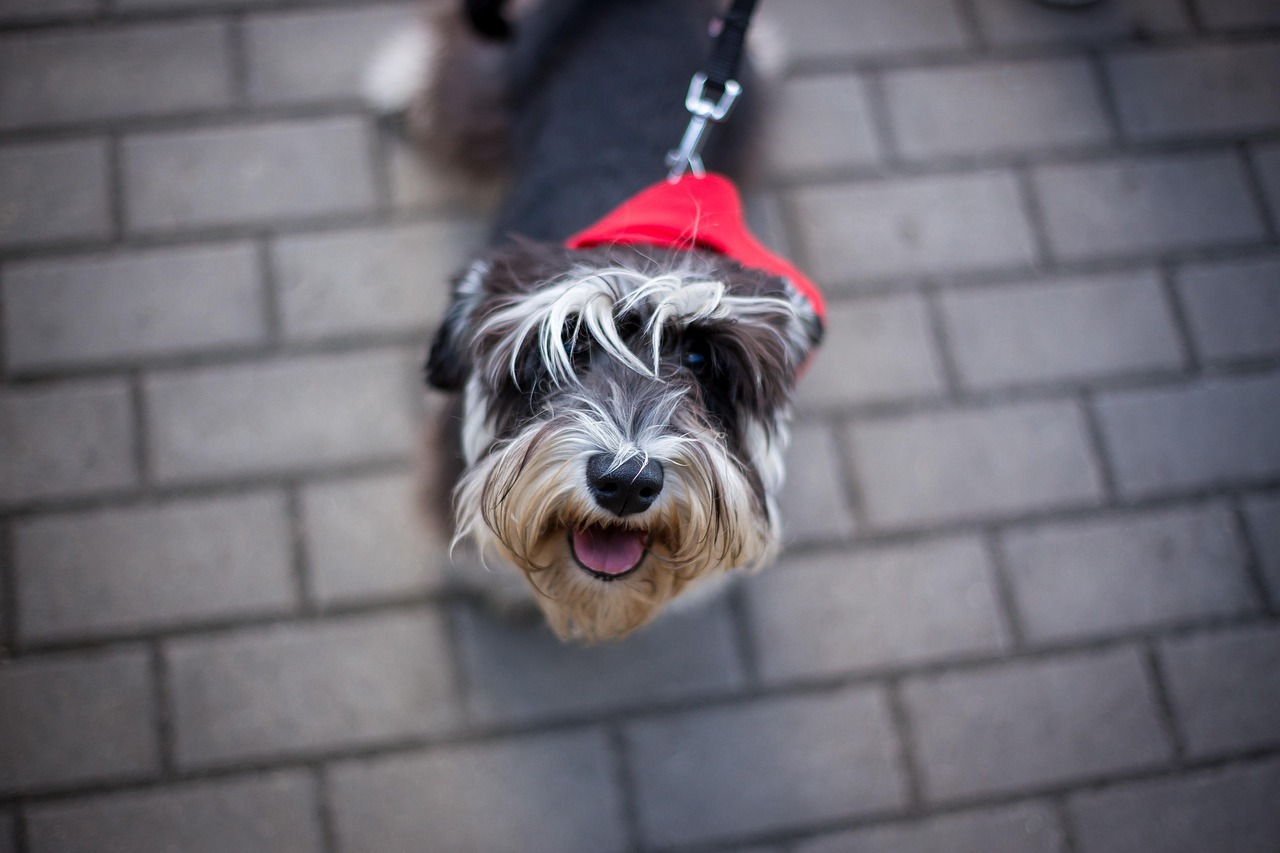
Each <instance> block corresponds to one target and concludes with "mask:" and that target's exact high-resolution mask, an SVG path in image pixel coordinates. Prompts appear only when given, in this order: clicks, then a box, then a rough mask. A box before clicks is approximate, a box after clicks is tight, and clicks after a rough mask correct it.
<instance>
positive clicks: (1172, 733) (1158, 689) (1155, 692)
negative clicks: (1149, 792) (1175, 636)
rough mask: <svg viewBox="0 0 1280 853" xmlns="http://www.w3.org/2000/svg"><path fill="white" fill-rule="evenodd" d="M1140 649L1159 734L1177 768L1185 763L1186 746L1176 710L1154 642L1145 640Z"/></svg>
mask: <svg viewBox="0 0 1280 853" xmlns="http://www.w3.org/2000/svg"><path fill="white" fill-rule="evenodd" d="M1140 648H1141V651H1142V654H1141V661H1142V668H1143V674H1144V676H1145V677H1146V680H1147V682H1148V686H1149V687H1150V688H1151V692H1152V696H1153V698H1154V699H1155V707H1156V717H1157V719H1159V721H1160V730H1161V734H1162V735H1163V736H1164V738H1165V741H1166V742H1167V744H1168V745H1169V746H1170V747H1171V748H1172V750H1173V764H1174V766H1175V767H1177V766H1179V765H1181V764H1182V762H1184V761H1186V758H1187V745H1186V744H1185V743H1184V742H1183V740H1182V736H1181V734H1180V729H1179V727H1178V719H1177V709H1176V708H1175V707H1174V703H1173V697H1172V696H1171V695H1170V693H1169V684H1168V681H1167V679H1166V677H1165V674H1164V667H1163V666H1162V664H1161V662H1160V654H1159V652H1158V651H1157V650H1156V643H1155V641H1154V640H1145V641H1144V642H1143V643H1142V645H1141V647H1140Z"/></svg>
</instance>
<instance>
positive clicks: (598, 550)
mask: <svg viewBox="0 0 1280 853" xmlns="http://www.w3.org/2000/svg"><path fill="white" fill-rule="evenodd" d="M648 547H649V534H648V533H645V532H644V531H643V530H629V529H627V528H625V527H612V526H609V525H604V524H592V525H590V526H588V527H575V528H572V529H570V531H569V548H570V550H571V551H572V552H573V559H575V560H576V561H577V562H578V565H579V566H580V567H581V568H582V570H583V571H584V572H586V573H587V574H589V575H591V576H592V577H594V578H598V579H599V580H602V581H616V580H618V579H619V578H623V577H626V576H627V575H629V574H631V573H632V572H634V571H635V570H636V569H638V568H640V564H641V563H643V562H644V558H645V554H646V553H647V549H648Z"/></svg>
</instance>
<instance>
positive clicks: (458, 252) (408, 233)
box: [271, 222, 480, 340]
mask: <svg viewBox="0 0 1280 853" xmlns="http://www.w3.org/2000/svg"><path fill="white" fill-rule="evenodd" d="M479 243H480V239H479V234H478V233H477V229H475V228H471V227H469V226H467V225H465V224H463V225H459V224H456V223H452V222H439V223H436V222H432V223H424V224H416V225H405V226H399V227H392V228H385V227H384V228H362V229H358V230H354V231H338V232H324V233H321V234H307V235H299V236H291V237H282V238H280V239H278V240H277V241H275V242H274V244H273V245H272V252H271V258H272V262H273V264H274V267H275V274H276V281H277V287H278V288H279V291H280V314H281V325H282V326H283V329H284V334H285V336H286V337H288V338H291V339H296V340H314V339H319V338H325V337H342V336H344V335H356V334H361V333H394V332H405V331H416V332H418V333H419V334H421V335H422V336H423V338H424V339H425V337H426V330H427V327H428V325H429V324H430V323H431V322H433V321H435V320H438V319H439V318H440V317H441V316H442V315H443V314H444V309H445V305H446V303H447V300H448V295H449V281H450V279H451V278H452V277H453V274H454V272H455V271H456V270H458V269H459V268H460V267H461V266H462V264H463V262H464V260H465V258H466V257H467V254H468V253H469V252H470V251H472V249H473V248H474V247H475V246H477V245H479ZM353 283H356V284H357V286H356V287H353V286H352V284H353Z"/></svg>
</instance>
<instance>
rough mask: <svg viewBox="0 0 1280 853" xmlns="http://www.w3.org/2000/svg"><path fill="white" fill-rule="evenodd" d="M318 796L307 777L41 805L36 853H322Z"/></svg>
mask: <svg viewBox="0 0 1280 853" xmlns="http://www.w3.org/2000/svg"><path fill="white" fill-rule="evenodd" d="M318 813H319V812H318V808H317V805H316V789H315V784H314V782H313V781H312V780H311V779H310V778H308V776H307V775H306V774H304V773H300V772H296V771H288V772H284V773H277V774H269V775H265V776H261V777H257V778H247V779H233V780H229V781H223V780H219V781H215V782H198V783H195V784H191V785H181V786H175V787H173V788H167V789H160V790H145V791H132V792H129V793H123V794H107V795H103V796H96V797H86V798H83V799H74V800H68V801H63V802H57V803H50V804H48V805H42V806H36V807H34V808H32V809H30V810H29V811H28V812H27V837H28V839H29V842H28V849H30V850H31V851H32V853H126V851H129V853H138V852H139V851H144V850H157V851H158V850H182V851H184V853H225V851H228V850H235V851H238V853H239V851H243V853H319V851H321V850H323V849H324V847H323V841H322V840H321V839H322V835H321V830H320V826H319V823H318V821H317V816H318Z"/></svg>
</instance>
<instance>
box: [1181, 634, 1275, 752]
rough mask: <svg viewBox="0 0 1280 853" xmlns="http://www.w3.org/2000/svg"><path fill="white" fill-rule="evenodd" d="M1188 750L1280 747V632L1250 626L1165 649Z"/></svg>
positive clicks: (1187, 639)
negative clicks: (1277, 675) (1276, 675)
mask: <svg viewBox="0 0 1280 853" xmlns="http://www.w3.org/2000/svg"><path fill="white" fill-rule="evenodd" d="M1160 655H1161V660H1162V662H1163V665H1164V671H1165V673H1166V677H1167V678H1168V681H1169V693H1170V696H1171V697H1172V699H1173V704H1174V708H1175V709H1176V710H1177V717H1178V720H1179V721H1180V723H1181V726H1182V736H1183V738H1184V739H1185V741H1186V745H1187V751H1188V752H1190V753H1191V754H1192V755H1213V754H1219V753H1231V752H1239V751H1244V750H1247V749H1256V748H1259V747H1267V746H1274V745H1275V744H1277V743H1280V681H1277V679H1276V678H1275V677H1274V676H1275V673H1276V672H1277V670H1280V631H1277V630H1276V628H1275V627H1272V626H1268V627H1249V628H1242V629H1236V630H1233V631H1228V632H1223V633H1213V634H1196V635H1192V636H1188V637H1177V638H1174V639H1171V640H1168V641H1166V642H1165V644H1164V645H1163V646H1162V647H1161V650H1160Z"/></svg>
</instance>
